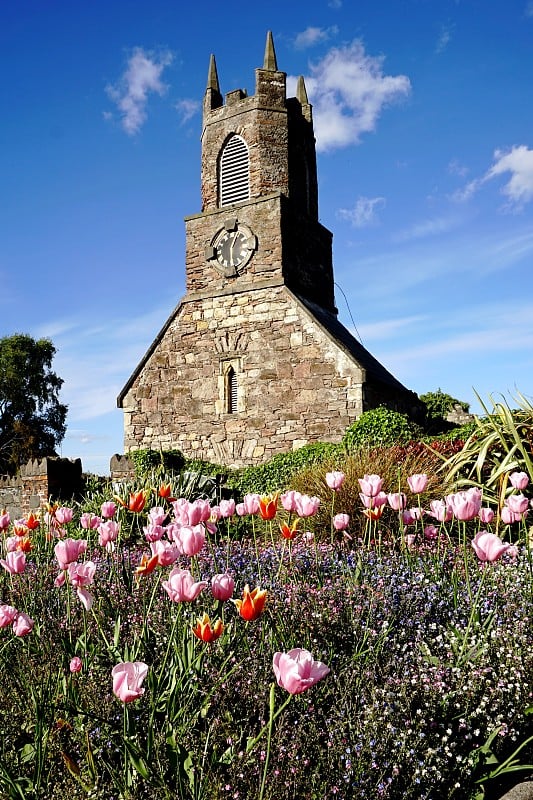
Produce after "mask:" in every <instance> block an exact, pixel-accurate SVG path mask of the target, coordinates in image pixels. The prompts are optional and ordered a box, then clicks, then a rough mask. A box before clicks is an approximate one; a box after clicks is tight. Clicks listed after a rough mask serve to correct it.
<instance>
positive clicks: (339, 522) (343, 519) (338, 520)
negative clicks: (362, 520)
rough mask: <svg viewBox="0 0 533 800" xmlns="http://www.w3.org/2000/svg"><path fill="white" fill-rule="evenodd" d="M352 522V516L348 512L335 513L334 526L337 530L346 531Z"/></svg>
mask: <svg viewBox="0 0 533 800" xmlns="http://www.w3.org/2000/svg"><path fill="white" fill-rule="evenodd" d="M349 524H350V517H349V516H348V514H335V516H334V517H333V527H334V528H335V530H336V531H345V530H346V528H347V527H348V525H349Z"/></svg>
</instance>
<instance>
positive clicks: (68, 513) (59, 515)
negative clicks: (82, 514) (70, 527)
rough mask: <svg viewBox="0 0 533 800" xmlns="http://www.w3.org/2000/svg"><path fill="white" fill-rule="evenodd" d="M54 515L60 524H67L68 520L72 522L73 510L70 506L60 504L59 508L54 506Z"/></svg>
mask: <svg viewBox="0 0 533 800" xmlns="http://www.w3.org/2000/svg"><path fill="white" fill-rule="evenodd" d="M54 516H55V518H56V519H57V521H58V522H59V524H60V525H67V524H68V523H69V522H72V518H73V516H74V512H73V510H72V509H71V508H66V507H65V506H61V507H60V508H56V510H55V515H54Z"/></svg>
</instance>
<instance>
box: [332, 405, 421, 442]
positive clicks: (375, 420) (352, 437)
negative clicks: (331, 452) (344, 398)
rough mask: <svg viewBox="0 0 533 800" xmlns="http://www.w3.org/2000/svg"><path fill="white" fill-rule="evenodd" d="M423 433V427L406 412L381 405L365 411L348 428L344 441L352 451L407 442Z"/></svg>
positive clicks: (418, 437)
mask: <svg viewBox="0 0 533 800" xmlns="http://www.w3.org/2000/svg"><path fill="white" fill-rule="evenodd" d="M422 435H423V430H422V428H421V427H420V426H419V425H417V424H416V423H414V422H412V420H410V419H409V417H408V416H407V415H406V414H401V413H400V412H399V411H393V410H392V409H390V408H385V406H379V407H378V408H372V409H370V410H369V411H363V413H362V414H361V416H360V417H359V418H358V419H357V420H356V421H355V422H354V423H353V424H352V425H350V426H349V427H348V428H347V429H346V432H345V434H344V436H343V439H342V441H343V444H344V446H345V447H346V449H347V450H349V451H352V450H354V449H356V448H358V447H378V446H385V447H387V446H389V445H393V444H407V442H409V441H411V440H412V439H420V438H421V437H422Z"/></svg>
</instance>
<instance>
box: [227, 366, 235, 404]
mask: <svg viewBox="0 0 533 800" xmlns="http://www.w3.org/2000/svg"><path fill="white" fill-rule="evenodd" d="M226 410H227V412H228V414H236V413H237V373H236V372H235V370H234V369H233V367H230V368H229V369H228V371H227V373H226Z"/></svg>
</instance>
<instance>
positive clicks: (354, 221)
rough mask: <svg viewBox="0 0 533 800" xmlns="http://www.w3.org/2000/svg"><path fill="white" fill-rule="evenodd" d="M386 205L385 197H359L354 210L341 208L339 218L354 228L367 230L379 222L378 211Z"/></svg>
mask: <svg viewBox="0 0 533 800" xmlns="http://www.w3.org/2000/svg"><path fill="white" fill-rule="evenodd" d="M384 205H385V198H384V197H358V198H357V200H356V203H355V206H354V207H353V208H339V210H338V211H337V216H338V217H339V218H340V219H346V220H348V221H349V222H350V224H351V225H352V226H353V227H354V228H366V227H367V226H369V225H374V224H375V223H376V222H377V210H378V209H379V208H383V206H384Z"/></svg>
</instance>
